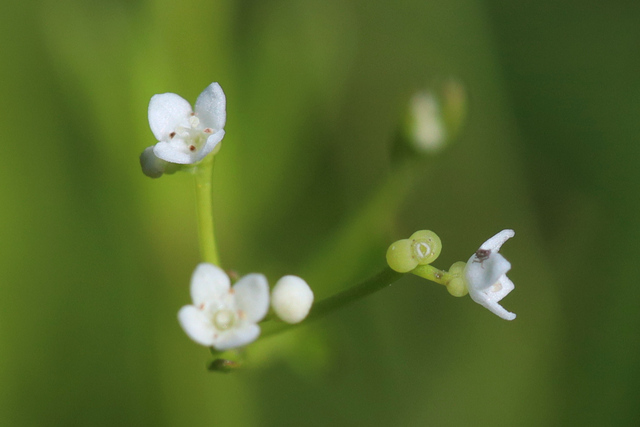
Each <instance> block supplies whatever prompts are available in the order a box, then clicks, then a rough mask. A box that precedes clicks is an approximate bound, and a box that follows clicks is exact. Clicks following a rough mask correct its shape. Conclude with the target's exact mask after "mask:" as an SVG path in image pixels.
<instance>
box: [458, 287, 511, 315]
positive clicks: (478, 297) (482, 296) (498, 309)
mask: <svg viewBox="0 0 640 427" xmlns="http://www.w3.org/2000/svg"><path fill="white" fill-rule="evenodd" d="M469 296H470V297H471V299H472V300H474V301H475V302H477V303H478V304H480V305H482V306H483V307H485V308H487V309H488V310H490V311H491V312H492V313H493V314H496V315H498V316H500V317H502V318H503V319H505V320H513V319H515V318H516V315H515V314H514V313H511V312H510V311H507V310H505V309H504V308H503V307H502V306H501V305H500V304H498V302H497V301H495V300H493V299H492V298H491V297H490V296H489V295H488V294H487V291H486V290H484V291H476V290H473V291H472V290H471V289H469Z"/></svg>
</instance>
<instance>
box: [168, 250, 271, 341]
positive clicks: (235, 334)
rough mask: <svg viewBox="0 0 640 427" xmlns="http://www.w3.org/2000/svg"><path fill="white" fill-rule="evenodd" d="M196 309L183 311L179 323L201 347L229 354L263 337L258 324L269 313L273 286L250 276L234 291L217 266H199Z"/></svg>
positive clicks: (193, 280) (194, 281) (193, 279)
mask: <svg viewBox="0 0 640 427" xmlns="http://www.w3.org/2000/svg"><path fill="white" fill-rule="evenodd" d="M191 298H192V299H193V305H187V306H184V307H182V308H181V309H180V311H179V313H178V320H179V321H180V325H181V326H182V328H183V329H184V331H185V332H186V333H187V335H189V337H190V338H191V339H192V340H194V341H195V342H197V343H198V344H202V345H205V346H207V347H214V348H215V349H216V350H226V349H230V348H235V347H241V346H243V345H246V344H249V343H250V342H252V341H254V340H255V339H256V338H258V335H260V327H259V326H258V325H257V323H258V322H259V321H260V320H262V319H263V318H264V316H265V315H266V314H267V310H268V309H269V285H268V283H267V279H266V278H265V277H264V276H263V275H262V274H249V275H247V276H244V277H242V278H241V279H240V280H238V281H237V282H236V284H235V285H234V286H233V287H231V286H230V280H229V276H227V274H226V273H225V272H224V271H223V270H222V269H220V268H219V267H216V266H215V265H213V264H208V263H201V264H199V265H198V266H197V267H196V269H195V271H194V272H193V276H192V277H191Z"/></svg>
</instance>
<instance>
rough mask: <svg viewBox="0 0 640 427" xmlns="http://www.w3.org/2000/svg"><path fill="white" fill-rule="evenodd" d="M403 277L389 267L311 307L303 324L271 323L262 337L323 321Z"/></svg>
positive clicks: (402, 274) (266, 326)
mask: <svg viewBox="0 0 640 427" xmlns="http://www.w3.org/2000/svg"><path fill="white" fill-rule="evenodd" d="M402 276H404V273H398V272H396V271H393V270H392V269H390V268H389V267H387V268H385V269H384V270H382V271H381V272H380V273H378V274H376V275H375V276H373V277H371V278H369V279H367V280H365V281H364V282H362V283H359V284H357V285H355V286H353V287H351V288H349V289H347V290H344V291H342V292H339V293H337V294H335V295H332V296H330V297H328V298H325V299H323V300H322V301H319V302H317V303H315V304H314V305H313V307H311V311H310V312H309V315H308V316H307V318H306V319H305V321H304V322H302V323H297V324H294V325H291V324H287V323H282V322H269V324H268V325H265V330H264V332H263V333H262V336H263V337H265V336H269V335H274V334H277V333H280V332H284V331H286V330H289V329H292V328H295V327H296V326H299V325H301V324H307V323H309V322H311V321H313V320H317V319H321V318H323V317H324V316H326V315H327V314H330V313H333V312H334V311H336V310H338V309H340V308H342V307H344V306H346V305H349V304H351V303H352V302H355V301H358V300H360V299H362V298H364V297H366V296H369V295H371V294H373V293H375V292H378V291H379V290H381V289H384V288H386V287H387V286H389V285H391V284H392V283H394V282H396V281H397V280H398V279H400V278H401V277H402Z"/></svg>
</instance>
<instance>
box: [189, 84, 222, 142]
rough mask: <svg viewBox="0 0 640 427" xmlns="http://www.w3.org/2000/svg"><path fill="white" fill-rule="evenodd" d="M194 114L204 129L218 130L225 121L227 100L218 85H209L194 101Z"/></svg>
mask: <svg viewBox="0 0 640 427" xmlns="http://www.w3.org/2000/svg"><path fill="white" fill-rule="evenodd" d="M196 114H197V115H198V118H199V119H200V123H202V125H203V126H204V127H208V128H212V129H215V130H220V129H222V128H224V125H225V122H226V120H227V99H226V97H225V96H224V92H223V91H222V88H221V87H220V85H219V84H218V83H211V84H210V85H209V86H208V87H207V88H206V89H205V90H203V91H202V93H201V94H200V96H198V99H197V100H196Z"/></svg>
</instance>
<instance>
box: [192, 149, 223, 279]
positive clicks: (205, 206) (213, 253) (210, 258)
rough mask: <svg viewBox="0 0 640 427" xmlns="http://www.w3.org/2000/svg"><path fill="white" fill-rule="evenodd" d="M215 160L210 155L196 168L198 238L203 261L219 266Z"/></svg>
mask: <svg viewBox="0 0 640 427" xmlns="http://www.w3.org/2000/svg"><path fill="white" fill-rule="evenodd" d="M213 162H214V156H210V157H208V158H206V159H205V160H204V161H203V162H202V163H200V164H199V165H198V166H197V167H196V168H195V177H196V204H197V212H198V240H199V242H200V256H201V257H202V261H203V262H208V263H210V264H213V265H215V266H218V267H219V266H220V257H219V255H218V248H217V246H216V238H215V230H214V226H213V193H212V181H213Z"/></svg>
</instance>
